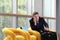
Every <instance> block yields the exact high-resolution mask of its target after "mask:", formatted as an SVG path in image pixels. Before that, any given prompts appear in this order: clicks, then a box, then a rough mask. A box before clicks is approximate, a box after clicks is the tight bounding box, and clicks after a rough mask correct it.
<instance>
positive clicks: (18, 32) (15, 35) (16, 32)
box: [2, 28, 37, 40]
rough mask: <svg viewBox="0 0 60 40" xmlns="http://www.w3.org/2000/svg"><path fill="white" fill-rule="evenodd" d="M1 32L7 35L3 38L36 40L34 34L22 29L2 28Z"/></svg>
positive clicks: (6, 39) (8, 39)
mask: <svg viewBox="0 0 60 40" xmlns="http://www.w3.org/2000/svg"><path fill="white" fill-rule="evenodd" d="M2 32H3V33H4V34H7V35H8V36H7V37H5V39H4V40H37V39H36V36H35V35H30V34H29V33H28V32H26V31H24V30H22V29H16V28H4V29H3V30H2Z"/></svg>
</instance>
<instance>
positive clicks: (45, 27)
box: [42, 18, 49, 31]
mask: <svg viewBox="0 0 60 40" xmlns="http://www.w3.org/2000/svg"><path fill="white" fill-rule="evenodd" d="M42 20H43V26H44V29H45V30H46V31H48V30H49V26H48V24H47V23H46V21H45V20H44V18H42Z"/></svg>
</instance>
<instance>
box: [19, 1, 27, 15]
mask: <svg viewBox="0 0 60 40" xmlns="http://www.w3.org/2000/svg"><path fill="white" fill-rule="evenodd" d="M18 13H19V14H27V0H18Z"/></svg>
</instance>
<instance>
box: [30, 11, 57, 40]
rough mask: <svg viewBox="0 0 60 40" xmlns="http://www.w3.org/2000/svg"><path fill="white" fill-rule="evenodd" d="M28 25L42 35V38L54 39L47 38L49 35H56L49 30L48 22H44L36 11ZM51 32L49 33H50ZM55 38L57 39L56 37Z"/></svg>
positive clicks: (44, 39) (45, 39)
mask: <svg viewBox="0 0 60 40" xmlns="http://www.w3.org/2000/svg"><path fill="white" fill-rule="evenodd" d="M30 26H31V28H32V30H36V31H38V32H40V34H41V36H42V40H54V39H52V38H51V39H49V38H48V37H49V36H51V35H52V36H56V33H55V32H50V31H49V27H48V24H47V23H46V22H45V20H44V18H42V17H40V16H39V13H38V12H34V13H33V17H32V19H31V20H30ZM50 34H51V35H50ZM56 40H57V39H56Z"/></svg>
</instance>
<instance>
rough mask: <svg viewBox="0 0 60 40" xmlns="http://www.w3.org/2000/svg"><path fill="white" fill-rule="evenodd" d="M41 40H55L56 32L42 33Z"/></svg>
mask: <svg viewBox="0 0 60 40" xmlns="http://www.w3.org/2000/svg"><path fill="white" fill-rule="evenodd" d="M42 40H57V35H56V32H44V33H42Z"/></svg>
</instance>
